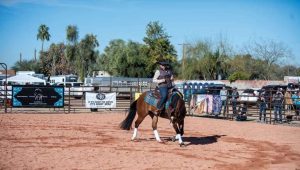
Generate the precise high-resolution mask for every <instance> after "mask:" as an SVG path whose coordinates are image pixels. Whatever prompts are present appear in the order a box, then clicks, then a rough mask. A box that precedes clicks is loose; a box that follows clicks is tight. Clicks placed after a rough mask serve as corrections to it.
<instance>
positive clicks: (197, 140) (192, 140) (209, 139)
mask: <svg viewBox="0 0 300 170" xmlns="http://www.w3.org/2000/svg"><path fill="white" fill-rule="evenodd" d="M222 136H226V135H212V136H204V137H183V138H182V140H183V141H184V143H186V146H189V145H208V144H212V143H216V142H218V139H219V138H221V137H222Z"/></svg>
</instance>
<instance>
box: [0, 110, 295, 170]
mask: <svg viewBox="0 0 300 170" xmlns="http://www.w3.org/2000/svg"><path fill="white" fill-rule="evenodd" d="M124 118H125V114H124V113H123V112H122V113H106V112H98V113H93V114H88V113H87V114H0V121H1V122H0V155H1V157H0V169H13V170H15V169H30V170H31V169H91V170H95V169H230V170H234V169H243V170H244V169H256V170H257V169H280V170H283V169H292V170H296V169H300V128H299V127H288V126H281V125H267V124H260V123H255V122H236V121H229V120H218V119H208V118H199V117H187V118H186V119H185V120H186V122H185V135H184V138H183V140H184V142H185V144H186V147H179V145H178V143H177V142H172V141H171V140H169V137H171V136H172V135H174V132H173V129H172V128H171V126H170V125H169V122H168V120H165V119H159V124H158V126H159V129H158V130H159V133H160V135H161V137H162V139H163V140H164V143H157V142H156V141H155V139H154V136H153V133H152V129H151V119H150V117H147V118H146V119H145V121H144V122H143V123H142V124H141V126H140V128H139V134H138V136H139V140H137V141H130V138H131V135H132V131H124V130H120V129H119V128H118V124H119V123H120V122H121V121H122V120H123V119H124Z"/></svg>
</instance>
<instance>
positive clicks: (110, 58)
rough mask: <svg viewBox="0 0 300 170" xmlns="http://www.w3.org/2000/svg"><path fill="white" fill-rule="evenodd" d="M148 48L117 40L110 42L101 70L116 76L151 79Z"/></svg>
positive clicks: (100, 61) (103, 57) (100, 62)
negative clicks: (148, 66) (147, 70)
mask: <svg viewBox="0 0 300 170" xmlns="http://www.w3.org/2000/svg"><path fill="white" fill-rule="evenodd" d="M145 49H146V46H145V45H143V44H140V43H137V42H133V41H129V42H125V41H124V40H122V39H116V40H112V41H110V42H109V45H108V46H107V47H106V48H105V49H104V54H103V55H101V57H100V59H99V61H98V63H99V68H101V69H102V70H105V71H108V72H109V73H110V74H112V75H114V76H123V77H149V76H151V74H149V73H147V72H146V71H145V68H146V67H147V62H148V61H147V57H146V52H145V51H146V50H145Z"/></svg>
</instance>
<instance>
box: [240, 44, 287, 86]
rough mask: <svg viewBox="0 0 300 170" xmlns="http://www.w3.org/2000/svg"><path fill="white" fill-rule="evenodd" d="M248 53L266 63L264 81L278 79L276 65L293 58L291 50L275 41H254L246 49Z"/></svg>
mask: <svg viewBox="0 0 300 170" xmlns="http://www.w3.org/2000/svg"><path fill="white" fill-rule="evenodd" d="M246 50H247V53H248V54H250V55H251V56H254V57H255V58H256V59H260V60H262V61H263V62H264V66H263V67H264V68H265V69H264V72H263V73H262V75H263V79H265V80H270V79H276V76H275V75H274V74H273V73H275V70H274V68H275V67H274V65H275V64H279V62H281V61H283V60H284V59H286V58H290V57H291V52H290V50H289V49H288V48H287V47H286V46H285V45H284V44H283V43H281V42H275V41H273V40H262V41H260V42H258V41H254V42H253V43H252V44H251V45H249V46H248V47H246Z"/></svg>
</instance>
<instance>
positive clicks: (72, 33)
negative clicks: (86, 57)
mask: <svg viewBox="0 0 300 170" xmlns="http://www.w3.org/2000/svg"><path fill="white" fill-rule="evenodd" d="M67 40H68V41H69V42H70V43H72V44H74V43H76V42H77V40H78V30H77V27H76V26H75V25H68V27H67Z"/></svg>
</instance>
